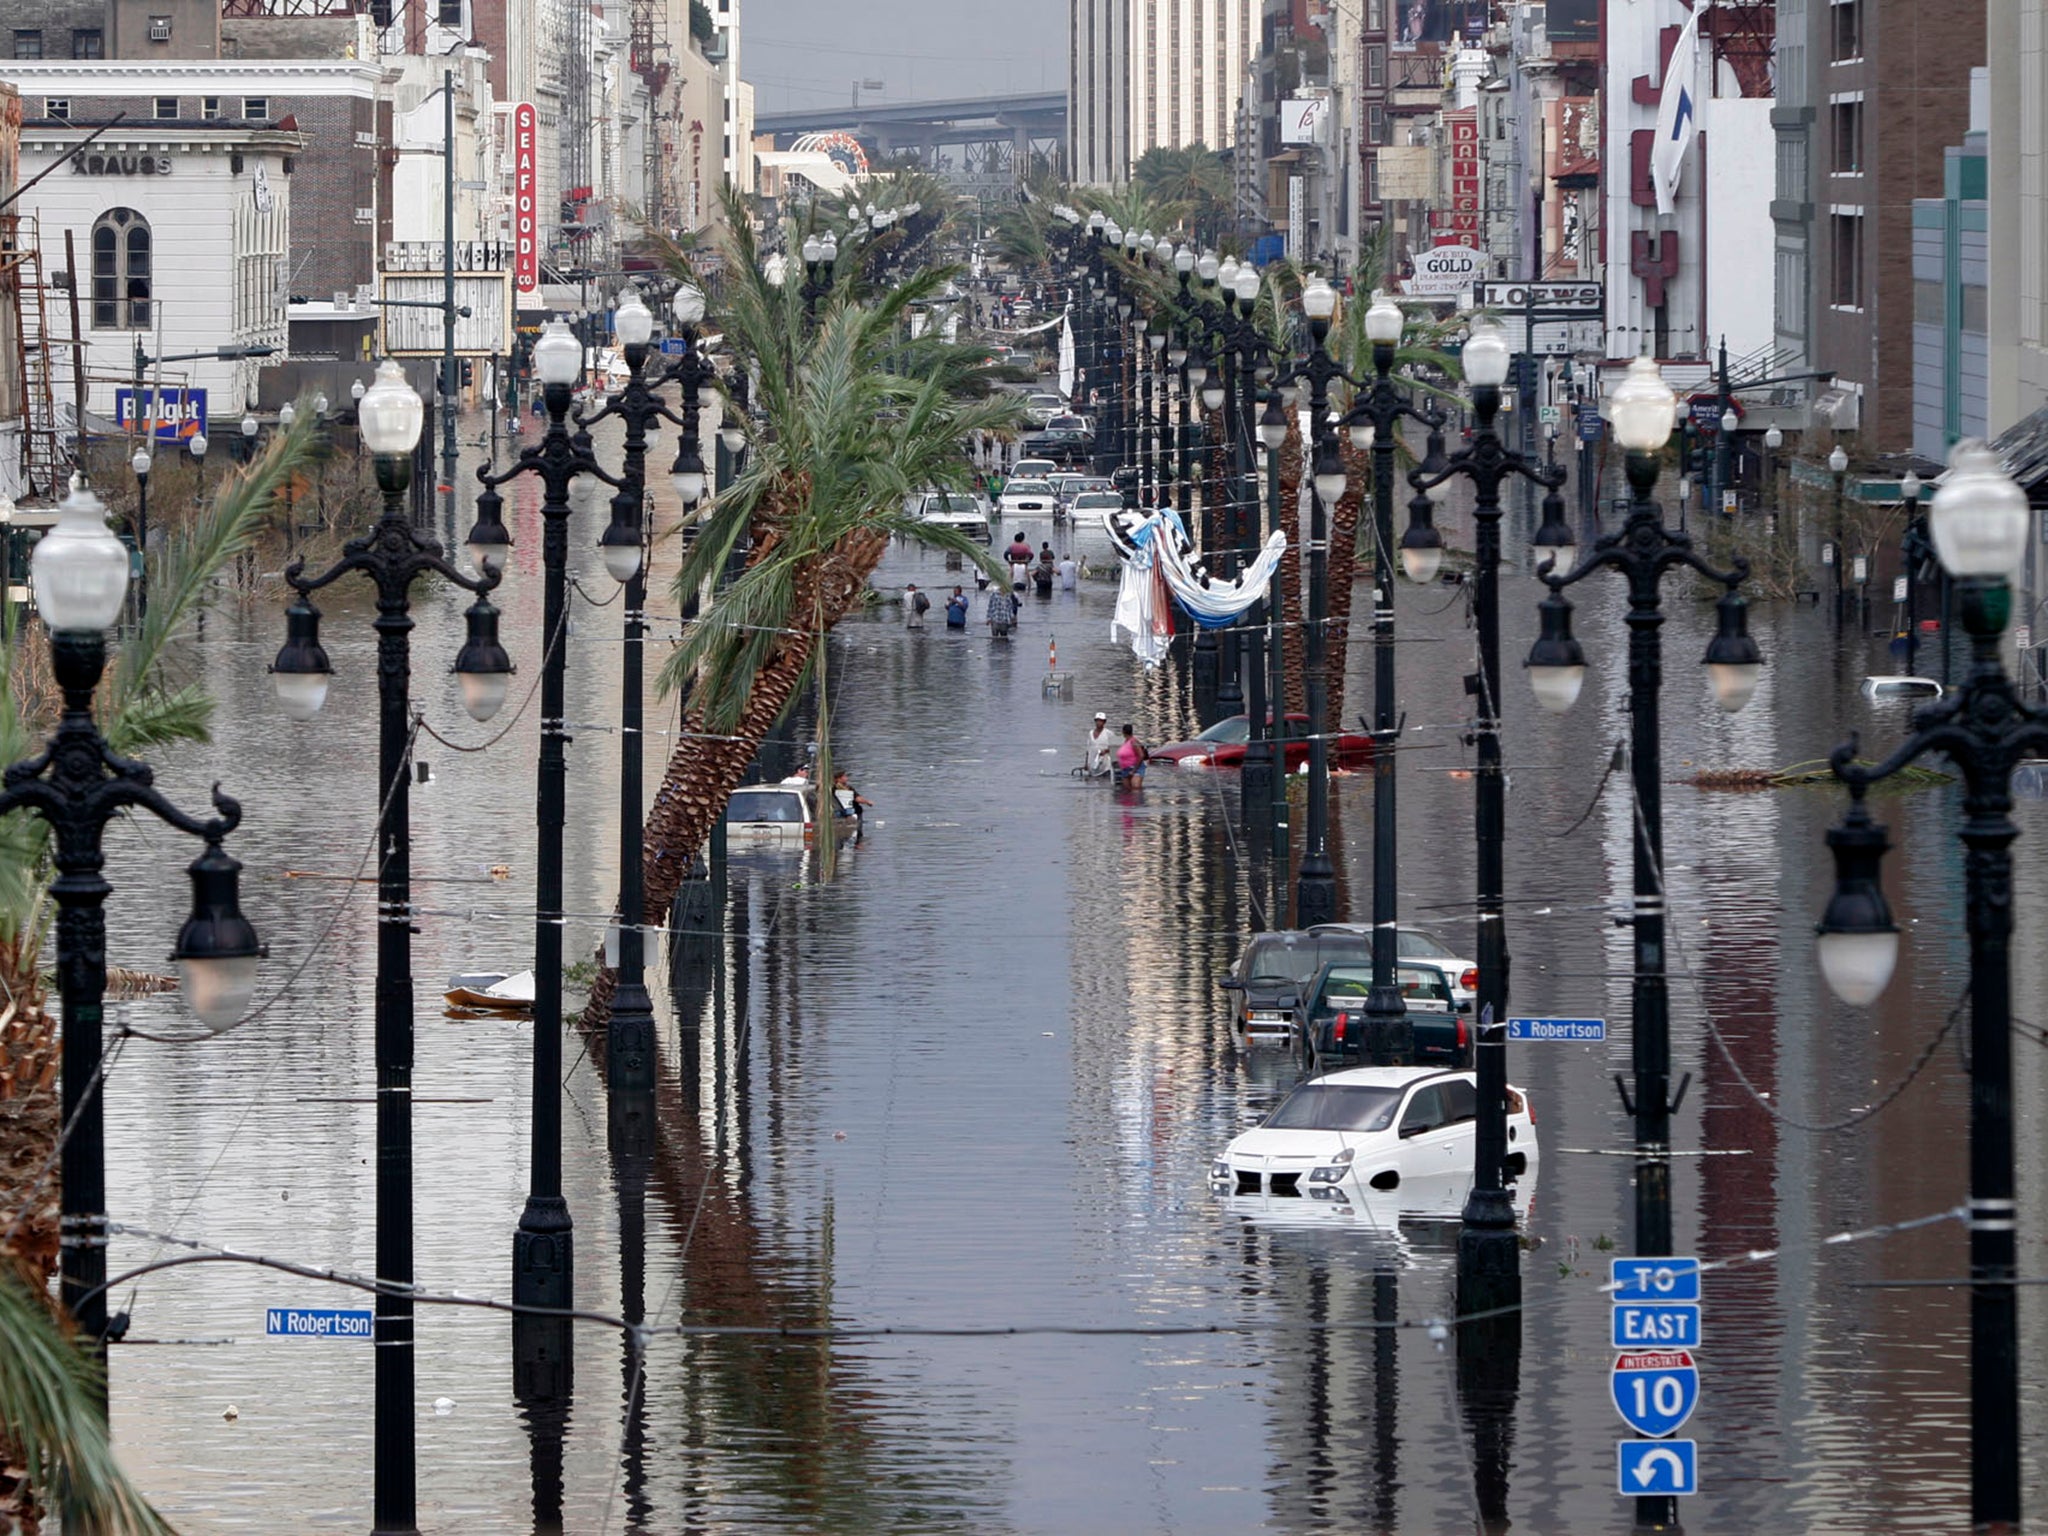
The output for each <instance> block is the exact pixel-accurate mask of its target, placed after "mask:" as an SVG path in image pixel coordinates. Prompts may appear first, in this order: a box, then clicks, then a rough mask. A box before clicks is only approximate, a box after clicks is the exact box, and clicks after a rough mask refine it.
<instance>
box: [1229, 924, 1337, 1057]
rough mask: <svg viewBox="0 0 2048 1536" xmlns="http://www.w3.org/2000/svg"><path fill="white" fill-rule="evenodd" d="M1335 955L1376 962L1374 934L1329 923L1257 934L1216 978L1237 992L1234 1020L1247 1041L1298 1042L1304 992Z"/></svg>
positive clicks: (1233, 992) (1234, 999)
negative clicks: (1297, 1017) (1297, 1016)
mask: <svg viewBox="0 0 2048 1536" xmlns="http://www.w3.org/2000/svg"><path fill="white" fill-rule="evenodd" d="M1333 960H1344V961H1350V962H1353V963H1356V964H1361V965H1368V966H1369V965H1371V964H1372V941H1371V939H1370V938H1369V937H1368V938H1360V937H1359V936H1358V935H1357V934H1354V933H1348V932H1339V931H1337V930H1335V929H1332V928H1327V927H1318V928H1311V929H1292V928H1289V929H1280V930H1277V931H1274V932H1269V933H1255V934H1253V935H1252V936H1251V938H1250V939H1249V940H1247V941H1246V943H1245V946H1244V949H1243V950H1242V951H1241V952H1240V953H1239V954H1238V957H1237V964H1236V965H1235V966H1233V967H1232V968H1231V970H1230V973H1229V974H1228V975H1225V976H1221V977H1219V978H1217V983H1216V984H1217V985H1218V986H1220V987H1222V988H1223V989H1224V990H1225V991H1226V992H1228V993H1230V994H1231V1017H1230V1022H1231V1024H1232V1026H1233V1027H1234V1028H1235V1029H1236V1030H1237V1032H1238V1033H1239V1034H1240V1035H1241V1036H1242V1037H1243V1039H1244V1042H1245V1044H1246V1045H1289V1044H1292V1043H1293V1041H1294V1039H1295V1037H1296V1033H1297V1026H1296V1024H1295V1018H1294V1010H1295V1008H1296V1006H1297V1005H1298V1004H1299V1001H1300V998H1301V994H1302V992H1303V991H1304V990H1305V989H1306V988H1307V987H1308V985H1309V983H1310V982H1311V981H1313V980H1314V979H1315V977H1316V975H1317V973H1318V972H1320V971H1321V970H1322V968H1323V967H1324V966H1325V965H1328V964H1329V963H1330V962H1332V961H1333Z"/></svg>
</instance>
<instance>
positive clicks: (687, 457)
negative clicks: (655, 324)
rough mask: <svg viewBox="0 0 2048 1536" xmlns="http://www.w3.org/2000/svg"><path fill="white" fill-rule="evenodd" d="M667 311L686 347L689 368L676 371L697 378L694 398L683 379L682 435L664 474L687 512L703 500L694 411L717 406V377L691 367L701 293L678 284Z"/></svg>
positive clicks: (728, 444) (729, 445)
mask: <svg viewBox="0 0 2048 1536" xmlns="http://www.w3.org/2000/svg"><path fill="white" fill-rule="evenodd" d="M669 310H670V313H672V314H673V315H674V316H675V317H676V323H677V324H678V325H680V326H681V327H682V330H683V336H684V339H685V341H686V342H687V343H688V345H689V348H690V350H689V351H688V352H687V353H685V354H684V357H685V359H686V361H687V362H688V363H690V364H691V365H692V366H691V367H689V368H685V369H682V370H679V372H680V373H689V372H696V373H697V375H698V377H697V389H696V393H695V394H694V395H693V394H692V393H691V392H690V388H689V384H690V380H689V379H688V378H685V379H684V380H683V386H684V387H683V398H682V400H681V401H680V402H679V403H680V404H681V406H682V408H683V432H682V436H681V438H680V440H679V441H678V442H677V444H676V461H675V463H674V464H672V465H670V466H669V472H668V477H669V483H670V484H671V485H672V486H674V487H675V492H676V499H677V500H678V501H680V502H682V504H683V510H684V511H685V512H687V511H689V510H690V509H691V508H692V507H695V506H696V505H697V504H698V503H699V502H700V501H702V500H703V499H704V489H705V483H706V477H705V471H704V460H703V457H702V455H701V454H700V452H699V449H698V439H697V412H698V411H699V410H700V409H703V408H707V407H710V406H715V405H717V404H718V375H717V373H716V372H715V371H713V370H712V369H710V368H703V369H696V368H695V367H694V364H695V363H696V361H697V325H698V323H699V322H700V321H702V320H703V318H704V291H703V290H702V289H701V288H699V287H697V286H696V284H694V283H684V284H682V285H681V286H680V287H678V288H677V289H676V293H675V298H674V299H672V300H671V301H670V302H669ZM744 446H745V437H744V435H742V437H741V442H740V447H744ZM726 448H727V449H728V450H729V451H730V452H733V453H738V452H739V447H735V446H734V445H733V444H732V443H731V442H730V441H727V442H726Z"/></svg>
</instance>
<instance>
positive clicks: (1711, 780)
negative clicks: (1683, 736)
mask: <svg viewBox="0 0 2048 1536" xmlns="http://www.w3.org/2000/svg"><path fill="white" fill-rule="evenodd" d="M1859 766H1861V767H1865V768H1868V767H1870V766H1872V765H1871V764H1869V763H1863V762H1861V761H1860V760H1859ZM1952 777H1953V775H1950V774H1946V773H1943V772H1942V771H1941V770H1940V769H1938V768H1922V767H1919V766H1917V765H1914V766H1909V767H1905V768H1901V769H1900V770H1899V771H1898V772H1897V773H1894V774H1892V775H1891V776H1890V777H1889V778H1886V779H1882V780H1880V781H1879V782H1878V783H1877V784H1874V785H1872V786H1871V787H1872V788H1873V789H1877V788H1881V787H1884V786H1887V785H1888V786H1890V787H1891V788H1893V789H1926V788H1928V787H1930V786H1932V785H1935V784H1947V783H1949V782H1950V781H1951V779H1952ZM1679 782H1681V783H1684V784H1690V785H1692V786H1693V788H1695V789H1720V790H1737V791H1741V790H1758V789H1793V788H1796V787H1798V786H1800V785H1802V784H1839V783H1840V782H1841V780H1840V779H1838V778H1836V777H1835V770H1834V769H1833V768H1832V767H1830V766H1829V765H1828V762H1827V760H1826V759H1825V758H1814V759H1812V760H1810V761H1807V762H1803V763H1794V764H1793V765H1792V766H1791V767H1789V768H1702V769H1700V771H1699V772H1697V773H1695V774H1692V775H1690V776H1689V777H1687V778H1684V779H1682V780H1680V781H1679Z"/></svg>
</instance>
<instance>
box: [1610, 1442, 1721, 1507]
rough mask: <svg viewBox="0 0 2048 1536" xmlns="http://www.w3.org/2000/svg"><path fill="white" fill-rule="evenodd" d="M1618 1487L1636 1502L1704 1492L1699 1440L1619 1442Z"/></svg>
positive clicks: (1617, 1444) (1616, 1447)
mask: <svg viewBox="0 0 2048 1536" xmlns="http://www.w3.org/2000/svg"><path fill="white" fill-rule="evenodd" d="M1614 1450H1615V1458H1616V1465H1615V1486H1616V1488H1617V1489H1618V1490H1619V1491H1620V1492H1622V1493H1625V1494H1628V1495H1629V1496H1630V1497H1633V1498H1640V1497H1641V1496H1642V1495H1644V1494H1649V1495H1651V1496H1652V1497H1654V1496H1656V1495H1658V1494H1681V1495H1682V1494H1688V1493H1698V1492H1699V1491H1700V1447H1699V1442H1698V1441H1697V1440H1617V1441H1616V1442H1615V1443H1614Z"/></svg>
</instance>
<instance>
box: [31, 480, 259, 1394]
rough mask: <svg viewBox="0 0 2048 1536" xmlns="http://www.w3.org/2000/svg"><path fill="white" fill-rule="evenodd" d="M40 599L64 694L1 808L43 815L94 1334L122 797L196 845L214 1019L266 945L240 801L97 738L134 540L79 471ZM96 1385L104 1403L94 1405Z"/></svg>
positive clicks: (175, 954) (103, 1331)
mask: <svg viewBox="0 0 2048 1536" xmlns="http://www.w3.org/2000/svg"><path fill="white" fill-rule="evenodd" d="M29 579H30V583H31V586H32V589H33V591H34V594H35V605H36V612H37V614H38V615H39V616H40V617H41V618H42V621H43V624H44V625H45V627H47V628H48V630H49V632H50V665H51V672H52V674H53V675H54V677H55V678H56V682H57V687H58V690H59V691H60V692H61V693H62V695H63V699H64V710H63V713H62V714H61V715H60V716H59V717H58V721H57V729H56V731H55V732H54V733H53V734H52V735H51V736H50V739H49V741H48V742H47V743H46V744H45V745H44V747H43V750H42V751H41V752H40V753H38V754H37V755H36V756H34V757H32V758H29V759H27V760H25V761H23V762H19V763H14V764H11V765H10V766H9V767H8V769H7V772H6V778H5V782H4V785H0V816H5V815H7V814H8V813H10V812H13V811H17V810H26V811H32V812H34V813H35V814H36V815H38V816H40V817H41V818H42V819H43V822H44V824H45V825H46V826H47V827H48V828H49V831H50V834H51V838H52V841H53V843H54V849H53V851H52V854H51V862H52V863H53V864H54V865H55V867H56V871H57V875H56V879H55V880H53V881H52V882H51V886H50V894H51V895H52V896H53V897H54V898H55V900H56V903H57V993H58V997H59V999H60V1001H61V1003H62V1005H63V1018H64V1038H63V1066H62V1074H63V1077H62V1097H63V1121H62V1124H63V1126H64V1136H63V1139H62V1142H61V1153H60V1155H61V1158H62V1163H61V1166H60V1170H59V1184H60V1196H59V1199H60V1202H61V1207H60V1208H61V1212H62V1221H61V1224H60V1225H61V1229H62V1230H61V1234H60V1237H59V1245H60V1253H61V1261H62V1265H63V1280H62V1295H63V1299H64V1306H65V1309H66V1310H67V1311H69V1312H70V1314H71V1316H72V1318H73V1320H74V1321H75V1322H76V1323H77V1324H78V1327H79V1330H80V1331H81V1332H82V1333H83V1334H84V1335H85V1337H86V1338H87V1339H88V1340H89V1341H90V1342H91V1344H92V1346H93V1348H94V1349H95V1350H103V1349H104V1348H105V1346H106V1344H107V1342H108V1341H109V1340H110V1339H118V1338H119V1337H120V1336H121V1335H122V1333H123V1332H125V1331H126V1329H127V1326H128V1320H127V1318H126V1317H125V1316H122V1317H117V1318H115V1319H114V1320H113V1323H112V1326H109V1324H108V1319H107V1298H106V1280H107V1166H106V1129H105V1117H104V1103H105V1101H104V1099H103V1098H102V1096H101V1093H100V1078H101V1075H102V1070H103V1069H102V1050H103V1047H104V1040H103V1026H104V1023H105V998H106V991H107V920H106V910H105V907H106V900H107V898H108V897H109V896H110V895H112V894H113V887H112V886H111V885H109V884H108V883H107V879H106V876H105V874H103V873H102V870H103V868H104V865H105V859H104V856H103V853H102V849H101V840H102V834H103V833H104V832H105V830H106V825H107V823H108V822H109V821H111V820H113V819H114V818H115V817H116V816H119V815H122V814H124V813H125V812H127V811H128V810H130V809H132V808H136V807H139V808H141V809H142V810H146V811H148V812H149V813H150V814H151V815H152V816H155V817H156V818H157V819H158V820H159V821H162V822H164V823H166V824H167V825H169V826H172V827H175V828H176V829H177V830H178V831H180V832H184V833H186V834H188V835H190V836H192V837H196V838H198V839H200V840H201V841H202V842H203V843H204V844H205V845H206V846H205V848H204V850H203V851H202V852H201V853H200V855H199V857H198V858H196V859H194V860H193V861H192V864H191V866H190V871H189V872H190V875H191V878H192V912H191V915H190V916H189V917H188V918H187V919H186V920H185V923H184V925H183V927H181V928H180V929H179V931H178V937H177V942H176V943H175V944H174V945H173V946H172V948H171V958H172V959H173V960H175V961H177V962H178V968H179V971H180V973H181V975H182V978H183V991H184V994H185V999H186V1002H187V1004H188V1005H189V1006H190V1007H191V1009H192V1012H193V1014H194V1015H195V1016H196V1017H197V1018H198V1020H199V1022H200V1024H201V1025H203V1026H204V1027H205V1029H206V1030H207V1032H208V1033H209V1034H219V1033H220V1032H221V1031H222V1030H225V1029H228V1028H230V1027H232V1026H233V1025H234V1024H235V1023H237V1022H238V1021H239V1020H240V1019H241V1017H242V1016H243V1014H245V1013H246V1012H247V1011H248V1008H249V998H250V995H251V994H252V993H253V992H254V990H255V986H256V961H257V957H258V956H260V955H261V954H262V953H263V947H262V946H261V945H260V944H259V943H258V942H257V940H256V930H255V929H254V928H253V927H251V926H250V924H249V922H248V920H247V919H246V918H244V917H243V916H242V910H241V902H240V899H239V893H238V881H239V875H240V871H241V868H242V866H241V865H240V864H238V863H236V862H235V860H233V859H232V858H230V857H229V856H228V854H227V852H226V851H225V849H223V847H222V846H221V845H222V842H223V840H224V839H225V838H226V837H227V835H228V833H230V832H232V831H234V829H235V827H236V825H237V824H238V823H239V822H240V821H241V819H242V808H241V807H240V806H239V805H237V804H236V803H235V802H234V801H233V800H231V799H229V798H228V797H227V796H226V795H223V794H222V793H221V792H220V787H219V786H218V785H215V786H214V791H213V807H214V810H215V812H216V814H215V815H213V816H211V817H209V818H207V819H205V820H201V819H200V818H198V817H196V816H189V815H187V814H186V813H185V812H183V811H181V810H179V809H178V808H177V807H176V806H174V805H172V804H171V803H170V801H169V800H167V799H165V798H164V796H163V795H162V794H161V793H159V792H158V791H157V789H156V787H155V785H154V783H153V782H152V779H153V775H152V774H151V771H150V769H149V767H148V765H146V764H144V763H139V762H136V761H134V760H133V759H131V758H126V757H123V756H121V755H120V754H119V753H117V752H115V751H114V750H113V749H112V748H111V747H110V746H108V744H107V739H106V737H105V736H103V735H101V734H100V729H99V725H98V723H97V722H96V721H95V720H94V719H93V714H92V701H93V694H94V692H95V690H96V689H97V688H98V687H99V682H100V675H101V673H102V672H103V671H104V670H105V669H106V661H107V636H106V631H107V630H108V629H109V628H110V627H111V626H112V625H113V624H114V622H115V621H116V620H118V619H119V618H120V616H121V605H122V604H123V602H125V601H126V599H127V596H128V551H127V550H126V549H125V548H124V547H123V546H122V544H121V541H120V540H119V539H117V538H115V537H114V535H113V534H112V533H111V532H110V531H109V530H108V528H107V509H106V507H105V506H104V505H102V504H101V502H100V499H99V498H98V497H97V496H95V495H94V494H93V493H92V492H91V491H90V490H88V489H86V488H84V487H83V486H82V485H77V484H75V483H74V486H73V488H72V491H71V494H70V495H69V496H67V497H66V498H65V499H64V503H63V505H62V506H61V507H60V508H59V509H58V514H57V522H56V525H55V526H54V527H53V528H51V530H50V531H49V532H48V533H47V534H45V535H44V536H43V538H42V540H41V542H39V543H38V544H37V545H36V547H35V552H34V553H33V554H32V555H31V556H30V557H29ZM104 1406H105V1404H104V1401H102V1404H101V1407H102V1409H104Z"/></svg>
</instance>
